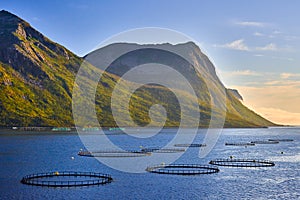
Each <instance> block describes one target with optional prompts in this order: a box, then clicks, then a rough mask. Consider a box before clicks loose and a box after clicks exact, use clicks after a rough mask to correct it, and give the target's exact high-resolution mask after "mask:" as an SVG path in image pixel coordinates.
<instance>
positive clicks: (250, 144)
mask: <svg viewBox="0 0 300 200" xmlns="http://www.w3.org/2000/svg"><path fill="white" fill-rule="evenodd" d="M225 145H226V146H255V143H249V142H245V143H242V142H241V143H229V142H226V143H225Z"/></svg>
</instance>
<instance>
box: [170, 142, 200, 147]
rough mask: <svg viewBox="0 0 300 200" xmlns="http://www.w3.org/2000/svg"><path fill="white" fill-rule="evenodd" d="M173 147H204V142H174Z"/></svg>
mask: <svg viewBox="0 0 300 200" xmlns="http://www.w3.org/2000/svg"><path fill="white" fill-rule="evenodd" d="M174 146H175V147H206V144H196V143H193V144H175V145H174Z"/></svg>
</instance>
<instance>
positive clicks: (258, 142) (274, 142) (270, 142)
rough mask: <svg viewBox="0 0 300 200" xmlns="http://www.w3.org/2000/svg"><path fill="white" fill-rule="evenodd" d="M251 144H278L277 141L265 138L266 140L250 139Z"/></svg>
mask: <svg viewBox="0 0 300 200" xmlns="http://www.w3.org/2000/svg"><path fill="white" fill-rule="evenodd" d="M251 143H252V144H278V143H279V141H270V140H267V141H260V140H258V141H252V142H251Z"/></svg>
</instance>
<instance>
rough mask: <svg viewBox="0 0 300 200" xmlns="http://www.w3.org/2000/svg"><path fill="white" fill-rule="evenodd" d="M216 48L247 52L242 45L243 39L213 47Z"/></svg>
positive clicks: (247, 49)
mask: <svg viewBox="0 0 300 200" xmlns="http://www.w3.org/2000/svg"><path fill="white" fill-rule="evenodd" d="M215 46H216V47H223V48H227V49H234V50H239V51H249V47H248V46H247V45H246V44H245V43H244V40H243V39H239V40H235V41H233V42H230V43H226V44H224V45H215Z"/></svg>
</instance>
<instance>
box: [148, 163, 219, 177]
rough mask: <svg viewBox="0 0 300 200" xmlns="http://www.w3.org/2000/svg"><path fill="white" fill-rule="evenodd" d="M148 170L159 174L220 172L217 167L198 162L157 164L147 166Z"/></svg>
mask: <svg viewBox="0 0 300 200" xmlns="http://www.w3.org/2000/svg"><path fill="white" fill-rule="evenodd" d="M146 171H148V172H151V173H157V174H173V175H199V174H213V173H218V172H219V169H218V168H217V167H212V166H209V165H198V164H170V165H164V164H161V165H156V166H152V167H147V169H146Z"/></svg>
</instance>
